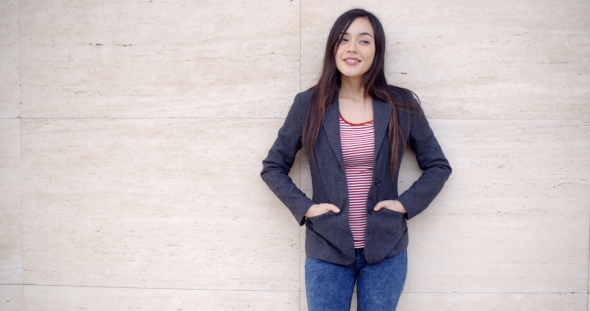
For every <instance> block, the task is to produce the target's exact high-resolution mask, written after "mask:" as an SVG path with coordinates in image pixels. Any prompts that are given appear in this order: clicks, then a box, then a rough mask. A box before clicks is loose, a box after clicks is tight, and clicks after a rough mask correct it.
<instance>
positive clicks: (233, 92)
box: [20, 0, 300, 118]
mask: <svg viewBox="0 0 590 311" xmlns="http://www.w3.org/2000/svg"><path fill="white" fill-rule="evenodd" d="M131 12H132V13H131ZM130 13H131V14H130ZM299 19H300V18H299V2H298V1H254V2H252V1H245V0H232V1H226V2H224V3H223V5H220V4H219V2H215V1H210V0H209V1H198V2H185V3H180V2H177V1H171V0H165V1H142V2H137V1H132V0H124V1H119V0H108V1H102V2H100V3H99V2H93V1H75V2H71V3H68V4H67V5H66V4H65V3H63V1H60V0H50V1H43V2H39V1H33V0H24V1H21V25H22V27H21V40H20V43H21V65H22V66H21V76H22V92H21V102H22V103H23V106H22V115H23V116H25V117H52V118H53V117H92V118H103V117H156V118H165V117H227V116H232V117H239V118H244V117H278V116H280V117H282V116H284V114H285V113H286V111H287V109H288V107H289V105H290V104H291V102H292V100H293V96H294V94H295V93H296V92H297V91H298V90H299V63H300V61H299V58H300V52H299V46H300V44H299ZM270 25H272V27H271V26H270Z"/></svg>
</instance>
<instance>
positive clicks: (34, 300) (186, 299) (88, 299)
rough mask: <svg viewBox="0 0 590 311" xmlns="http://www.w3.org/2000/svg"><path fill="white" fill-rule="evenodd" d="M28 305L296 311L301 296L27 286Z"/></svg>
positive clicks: (58, 310)
mask: <svg viewBox="0 0 590 311" xmlns="http://www.w3.org/2000/svg"><path fill="white" fill-rule="evenodd" d="M25 305H26V308H25V310H27V311H29V310H30V311H33V310H45V311H54V310H55V311H62V310H88V311H110V310H143V311H151V310H154V311H156V310H157V311H160V310H202V311H209V310H216V311H217V310H219V311H224V310H228V311H229V310H257V311H258V310H260V311H263V310H268V311H276V310H281V311H283V310H284V311H296V310H298V309H299V293H297V292H281V291H209V290H205V291H200V290H171V289H125V288H83V287H45V286H26V287H25Z"/></svg>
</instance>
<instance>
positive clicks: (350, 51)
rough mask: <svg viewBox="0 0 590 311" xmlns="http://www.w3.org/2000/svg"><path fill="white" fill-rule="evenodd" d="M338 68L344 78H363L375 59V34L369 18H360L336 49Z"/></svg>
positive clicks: (354, 22) (351, 25) (352, 24)
mask: <svg viewBox="0 0 590 311" xmlns="http://www.w3.org/2000/svg"><path fill="white" fill-rule="evenodd" d="M335 57H336V68H338V71H340V73H341V74H342V75H343V76H346V77H349V78H357V77H359V78H360V77H362V76H363V75H364V74H365V73H366V72H367V71H369V69H370V68H371V64H373V59H374V58H375V34H374V31H373V26H371V23H370V22H369V20H368V19H367V18H363V17H359V18H357V19H355V20H354V21H353V22H352V23H351V24H350V27H348V30H347V31H346V33H345V34H344V35H343V36H342V38H341V39H340V42H339V43H338V45H337V48H336V55H335Z"/></svg>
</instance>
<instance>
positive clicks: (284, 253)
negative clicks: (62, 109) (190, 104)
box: [22, 119, 299, 291]
mask: <svg viewBox="0 0 590 311" xmlns="http://www.w3.org/2000/svg"><path fill="white" fill-rule="evenodd" d="M281 124H282V120H231V119H219V120H205V119H195V120H153V119H151V120H26V121H23V123H22V174H23V178H22V180H23V214H24V216H23V217H24V222H23V236H24V244H25V248H24V257H25V267H26V271H25V282H26V283H28V284H54V285H79V286H119V287H157V288H190V289H231V290H275V291H286V290H294V291H297V290H298V284H299V282H298V278H299V274H298V262H299V260H298V257H299V228H298V226H297V222H295V221H294V220H293V217H292V216H291V214H290V213H289V211H288V210H287V209H286V208H283V207H282V206H281V205H282V204H281V203H280V202H279V200H278V199H277V198H276V197H274V196H273V195H272V194H271V193H270V191H269V190H268V188H267V187H266V185H265V184H264V183H263V182H262V180H261V179H260V177H259V173H260V170H261V160H262V159H263V158H264V156H265V155H266V151H267V150H268V148H270V146H271V144H272V142H273V140H274V138H275V137H276V131H277V129H278V127H279V126H280V125H281ZM293 178H294V179H296V180H297V179H298V177H297V176H293Z"/></svg>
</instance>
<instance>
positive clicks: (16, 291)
mask: <svg viewBox="0 0 590 311" xmlns="http://www.w3.org/2000/svg"><path fill="white" fill-rule="evenodd" d="M0 310H2V311H24V301H23V286H22V285H0Z"/></svg>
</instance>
